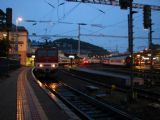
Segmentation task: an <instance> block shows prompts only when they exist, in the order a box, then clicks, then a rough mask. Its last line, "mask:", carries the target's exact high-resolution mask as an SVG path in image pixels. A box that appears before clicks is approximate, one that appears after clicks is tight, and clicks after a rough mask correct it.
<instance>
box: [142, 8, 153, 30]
mask: <svg viewBox="0 0 160 120" xmlns="http://www.w3.org/2000/svg"><path fill="white" fill-rule="evenodd" d="M143 25H144V29H148V28H149V27H150V25H151V7H150V6H149V5H145V6H144V7H143Z"/></svg>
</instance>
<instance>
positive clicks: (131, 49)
mask: <svg viewBox="0 0 160 120" xmlns="http://www.w3.org/2000/svg"><path fill="white" fill-rule="evenodd" d="M132 3H133V0H130V7H129V17H128V18H129V38H128V39H129V52H130V55H131V75H130V80H131V86H130V92H131V93H130V95H131V96H130V97H131V98H130V99H131V100H133V94H134V92H133V10H132V7H133V6H132Z"/></svg>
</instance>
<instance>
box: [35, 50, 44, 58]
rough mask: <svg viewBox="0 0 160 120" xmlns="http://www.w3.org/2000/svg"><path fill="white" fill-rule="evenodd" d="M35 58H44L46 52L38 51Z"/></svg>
mask: <svg viewBox="0 0 160 120" xmlns="http://www.w3.org/2000/svg"><path fill="white" fill-rule="evenodd" d="M37 56H39V57H44V56H46V50H38V51H37Z"/></svg>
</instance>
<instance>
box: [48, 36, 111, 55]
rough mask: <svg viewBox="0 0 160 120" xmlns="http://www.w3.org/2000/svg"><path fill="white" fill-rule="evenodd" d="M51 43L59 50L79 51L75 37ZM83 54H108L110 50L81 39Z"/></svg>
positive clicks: (66, 51) (67, 51)
mask: <svg viewBox="0 0 160 120" xmlns="http://www.w3.org/2000/svg"><path fill="white" fill-rule="evenodd" d="M49 44H52V45H55V46H57V47H58V48H59V50H62V51H64V52H65V53H71V52H72V53H77V48H78V40H75V39H68V38H63V39H57V40H55V41H53V42H50V43H49ZM80 48H81V54H88V55H90V56H93V55H106V54H108V53H109V52H108V51H107V50H105V49H104V48H102V47H99V46H96V45H93V44H90V43H87V42H83V41H80Z"/></svg>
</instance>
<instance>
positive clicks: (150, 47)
mask: <svg viewBox="0 0 160 120" xmlns="http://www.w3.org/2000/svg"><path fill="white" fill-rule="evenodd" d="M152 32H153V31H152V22H151V19H150V27H149V49H150V51H151V56H150V60H151V61H150V69H151V70H152V69H153V47H152V46H153V45H152Z"/></svg>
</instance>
